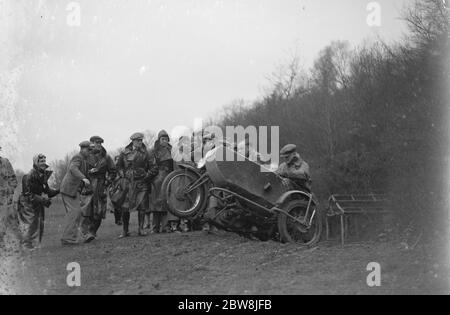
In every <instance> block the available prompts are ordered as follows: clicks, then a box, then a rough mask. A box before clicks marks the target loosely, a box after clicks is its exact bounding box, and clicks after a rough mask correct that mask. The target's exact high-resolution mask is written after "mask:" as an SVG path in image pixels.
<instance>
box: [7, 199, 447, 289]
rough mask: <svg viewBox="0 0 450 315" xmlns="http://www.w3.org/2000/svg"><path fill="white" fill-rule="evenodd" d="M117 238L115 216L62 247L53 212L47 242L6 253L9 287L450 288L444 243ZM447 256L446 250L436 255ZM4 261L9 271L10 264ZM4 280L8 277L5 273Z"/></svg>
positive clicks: (223, 236) (195, 235)
mask: <svg viewBox="0 0 450 315" xmlns="http://www.w3.org/2000/svg"><path fill="white" fill-rule="evenodd" d="M136 221H137V218H136V214H133V216H132V226H131V231H132V232H134V233H133V234H132V237H130V238H127V239H123V240H118V239H117V236H118V235H119V234H120V231H121V229H120V227H118V226H116V225H114V222H113V216H112V215H111V214H108V218H107V220H106V221H104V224H103V226H102V228H101V230H100V232H99V238H98V240H96V241H94V242H93V243H91V244H87V245H82V246H78V247H62V246H61V245H60V240H59V239H60V235H61V232H62V229H63V225H64V210H63V209H62V208H61V207H59V206H53V207H52V208H51V209H50V210H49V211H48V213H47V220H46V234H45V237H44V241H43V243H42V245H41V248H40V249H38V250H36V251H34V252H31V253H25V254H20V256H17V255H16V256H14V257H8V258H7V259H5V258H2V259H3V261H2V265H3V269H4V270H3V271H5V268H6V273H7V276H9V280H10V281H9V284H8V285H7V287H5V284H3V286H4V287H3V293H24V294H275V295H276V294H429V293H438V294H448V293H449V292H450V291H449V289H448V283H449V281H448V280H449V276H448V275H449V268H448V265H447V264H445V263H444V261H446V260H445V259H444V258H445V257H444V255H443V253H445V252H446V251H445V250H443V248H437V249H436V248H431V247H430V246H426V245H425V244H422V242H419V243H418V244H417V246H416V247H415V249H414V250H405V248H404V246H402V245H400V244H399V242H397V241H387V242H371V241H365V242H359V243H355V242H352V243H349V244H347V245H346V246H345V247H344V248H341V247H340V245H339V244H338V242H337V241H327V242H321V243H319V244H318V245H317V246H316V247H314V248H309V249H305V248H300V247H298V246H296V245H291V244H280V243H277V242H274V241H269V242H260V241H254V240H249V239H246V238H243V237H240V236H237V235H235V234H231V233H227V232H218V233H216V234H207V233H205V232H191V233H183V234H151V235H149V236H148V237H137V236H136ZM436 252H440V253H441V254H442V255H436ZM70 262H77V263H79V264H80V266H81V287H77V288H70V287H68V286H67V283H66V277H67V275H68V271H67V270H66V267H67V265H68V264H69V263H70ZM370 262H378V263H379V264H380V266H381V286H380V287H369V286H368V285H367V282H366V278H367V275H368V274H369V271H367V270H366V267H367V265H368V263H370ZM5 266H6V267H5ZM4 276H5V275H4Z"/></svg>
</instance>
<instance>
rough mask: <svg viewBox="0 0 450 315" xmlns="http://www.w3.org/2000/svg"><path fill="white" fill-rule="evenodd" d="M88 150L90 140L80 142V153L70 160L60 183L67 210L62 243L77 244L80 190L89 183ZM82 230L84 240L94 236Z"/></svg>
mask: <svg viewBox="0 0 450 315" xmlns="http://www.w3.org/2000/svg"><path fill="white" fill-rule="evenodd" d="M90 152H91V142H89V141H83V142H82V143H80V153H78V154H76V155H75V156H74V157H73V158H72V159H71V160H70V164H69V168H68V170H67V173H66V175H65V176H64V178H63V180H62V183H61V188H60V190H61V196H62V200H63V204H64V207H65V209H66V212H67V216H66V220H67V224H66V228H65V229H64V233H63V236H62V238H61V243H62V244H63V245H77V244H78V228H79V227H80V224H81V220H82V215H81V204H80V192H81V191H82V190H86V188H89V187H90V185H91V182H90V181H89V179H88V171H89V164H88V158H89V154H90ZM83 188H84V189H83ZM82 232H83V237H84V241H85V242H90V241H92V240H93V239H94V238H95V237H94V235H93V234H92V233H89V231H86V230H83V231H82Z"/></svg>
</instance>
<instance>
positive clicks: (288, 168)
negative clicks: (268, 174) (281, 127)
mask: <svg viewBox="0 0 450 315" xmlns="http://www.w3.org/2000/svg"><path fill="white" fill-rule="evenodd" d="M280 158H281V160H282V161H283V162H282V163H281V164H280V166H279V167H278V170H277V172H276V173H277V174H278V175H280V176H281V177H283V178H284V179H285V180H284V182H285V183H286V184H288V185H289V184H291V181H292V182H293V183H295V184H297V185H298V186H300V187H302V188H307V189H308V190H311V180H310V176H309V165H308V163H306V162H305V161H304V160H303V159H302V158H301V157H300V154H298V152H297V146H296V145H295V144H288V145H286V146H284V147H283V148H282V149H281V150H280Z"/></svg>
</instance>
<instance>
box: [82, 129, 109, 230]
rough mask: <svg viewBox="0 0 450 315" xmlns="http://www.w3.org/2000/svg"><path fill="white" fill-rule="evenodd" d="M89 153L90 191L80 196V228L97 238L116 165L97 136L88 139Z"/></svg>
mask: <svg viewBox="0 0 450 315" xmlns="http://www.w3.org/2000/svg"><path fill="white" fill-rule="evenodd" d="M90 142H91V152H90V154H89V156H88V158H87V163H88V169H89V170H88V179H89V180H90V182H91V190H90V193H89V194H87V195H84V196H82V198H81V199H82V207H81V210H82V214H83V221H82V227H83V230H84V231H89V233H90V234H92V235H93V236H94V237H97V231H98V229H99V228H100V225H101V223H102V220H103V219H104V218H105V216H106V203H107V191H106V190H107V187H108V186H109V184H110V183H111V182H112V181H114V179H115V178H116V165H115V163H114V161H113V159H112V158H111V157H110V156H109V155H108V153H107V152H106V149H105V148H104V147H103V143H104V140H103V139H102V138H101V137H99V136H93V137H91V139H90Z"/></svg>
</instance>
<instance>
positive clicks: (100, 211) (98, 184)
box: [61, 130, 174, 245]
mask: <svg viewBox="0 0 450 315" xmlns="http://www.w3.org/2000/svg"><path fill="white" fill-rule="evenodd" d="M130 140H131V143H130V144H129V145H127V146H126V147H125V149H124V150H123V151H122V152H121V153H120V155H119V156H118V158H117V159H116V161H114V160H113V159H112V158H111V157H110V156H109V155H108V154H107V152H106V150H105V149H104V147H103V145H102V144H103V142H104V140H103V139H102V138H101V137H99V136H94V137H92V138H91V139H90V141H85V142H82V143H80V153H79V154H77V155H75V156H74V157H73V158H72V160H71V161H70V165H69V169H68V172H67V174H66V176H65V177H64V179H63V181H62V184H61V195H62V199H63V203H64V206H65V208H66V211H67V213H68V215H67V225H66V228H65V230H64V233H63V236H62V239H61V242H62V244H63V245H74V244H78V243H79V240H78V227H79V226H80V227H81V237H82V239H81V241H83V242H85V243H88V242H91V241H92V240H94V239H95V238H96V237H97V231H98V229H99V227H100V225H101V222H102V220H103V219H104V218H105V215H106V211H107V199H108V193H110V198H111V202H112V204H113V207H114V209H115V215H116V223H118V224H120V225H122V228H123V231H122V234H121V235H120V236H119V237H120V238H124V237H128V236H130V231H129V225H130V213H131V212H137V215H138V231H137V232H138V235H139V236H146V235H147V232H146V231H145V228H146V226H145V219H146V217H149V215H150V214H151V213H153V231H154V232H160V231H162V230H164V229H165V228H166V225H167V223H168V222H169V221H170V218H168V217H167V216H168V213H167V210H166V209H165V208H164V207H163V199H162V196H161V186H162V183H163V181H164V179H165V177H166V176H167V175H168V174H169V173H170V172H172V171H173V169H174V166H173V163H174V162H173V158H172V147H171V145H170V138H169V135H168V133H167V132H166V131H164V130H162V131H161V132H159V134H158V138H157V140H156V141H155V145H154V147H153V148H151V149H150V150H149V149H148V148H147V147H146V146H145V144H144V142H143V140H144V135H143V134H142V133H135V134H133V135H132V136H131V137H130ZM80 182H81V183H82V186H81V189H80V185H79V184H80ZM109 187H110V188H109Z"/></svg>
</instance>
